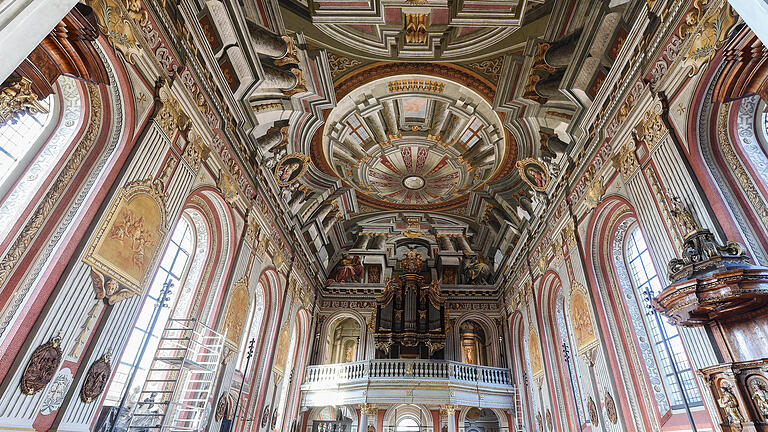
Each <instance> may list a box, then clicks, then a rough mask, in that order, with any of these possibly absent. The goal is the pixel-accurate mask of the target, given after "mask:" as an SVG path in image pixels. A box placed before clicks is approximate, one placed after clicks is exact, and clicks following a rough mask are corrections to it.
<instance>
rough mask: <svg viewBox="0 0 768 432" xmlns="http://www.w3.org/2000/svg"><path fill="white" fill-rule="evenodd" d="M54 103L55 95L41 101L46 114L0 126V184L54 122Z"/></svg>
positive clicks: (41, 113)
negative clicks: (46, 127)
mask: <svg viewBox="0 0 768 432" xmlns="http://www.w3.org/2000/svg"><path fill="white" fill-rule="evenodd" d="M52 102H53V95H50V96H48V97H47V98H45V99H43V100H42V101H40V105H42V107H43V108H45V110H46V112H40V113H34V114H21V115H20V116H19V117H18V119H17V120H16V122H10V121H8V122H6V123H4V124H2V125H0V183H2V182H3V181H5V179H6V178H7V177H8V175H9V174H10V173H11V171H13V168H14V167H16V164H17V163H18V162H19V160H20V159H21V158H23V157H24V155H25V154H26V153H27V151H29V150H30V149H31V148H32V145H33V144H34V143H35V142H36V141H37V139H38V138H39V137H40V134H41V133H42V132H43V130H45V126H46V125H48V123H49V122H50V121H51V120H52V118H53V115H52V113H51V103H52Z"/></svg>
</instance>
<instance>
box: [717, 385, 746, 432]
mask: <svg viewBox="0 0 768 432" xmlns="http://www.w3.org/2000/svg"><path fill="white" fill-rule="evenodd" d="M717 403H718V405H720V408H722V409H723V410H724V411H725V414H726V417H727V419H728V421H729V422H730V423H741V422H743V421H744V416H743V415H741V412H739V401H738V400H736V396H734V395H733V391H731V388H730V387H728V385H727V384H722V385H721V386H720V399H718V400H717Z"/></svg>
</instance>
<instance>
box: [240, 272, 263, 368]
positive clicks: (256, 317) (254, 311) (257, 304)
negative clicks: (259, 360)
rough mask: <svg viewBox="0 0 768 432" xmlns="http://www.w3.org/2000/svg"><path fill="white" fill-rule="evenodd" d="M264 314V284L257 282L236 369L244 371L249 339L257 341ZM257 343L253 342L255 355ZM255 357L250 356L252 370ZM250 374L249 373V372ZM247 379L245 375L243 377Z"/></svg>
mask: <svg viewBox="0 0 768 432" xmlns="http://www.w3.org/2000/svg"><path fill="white" fill-rule="evenodd" d="M263 316H264V286H263V285H262V284H261V282H259V285H258V286H257V287H256V298H255V299H254V301H253V307H252V308H251V312H249V314H248V320H247V321H246V326H247V327H246V328H247V329H248V331H247V332H246V333H245V334H244V335H243V340H242V342H240V353H239V354H238V356H237V363H236V364H237V370H239V371H240V372H245V363H246V362H247V361H248V358H247V356H246V353H247V352H248V345H249V344H250V343H251V339H257V340H256V342H258V337H259V330H260V329H261V319H262V317H263ZM258 346H259V344H258V343H254V344H253V347H254V356H255V355H256V348H257V347H258ZM255 361H256V359H255V358H254V357H253V356H252V357H251V362H250V365H249V366H248V368H249V369H251V370H253V366H254V364H255ZM249 375H250V374H249ZM245 379H246V380H247V377H246V378H245Z"/></svg>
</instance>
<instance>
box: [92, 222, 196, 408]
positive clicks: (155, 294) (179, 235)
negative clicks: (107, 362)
mask: <svg viewBox="0 0 768 432" xmlns="http://www.w3.org/2000/svg"><path fill="white" fill-rule="evenodd" d="M192 232H193V231H192V230H191V228H190V223H189V221H188V220H187V219H186V217H182V218H181V219H180V220H179V223H178V224H177V225H176V228H175V229H174V231H173V233H172V234H171V241H170V242H169V243H168V247H167V248H166V250H165V252H164V254H163V257H162V259H161V265H160V268H159V269H158V271H157V273H156V274H155V277H154V279H153V280H152V283H151V284H150V290H149V293H148V294H147V298H146V299H145V301H144V304H143V305H142V307H141V311H139V318H138V319H137V321H136V325H135V326H134V328H133V331H132V332H131V335H130V336H129V338H128V344H127V346H126V348H125V351H124V352H123V355H122V356H121V358H120V363H121V367H123V368H127V370H126V375H128V376H129V375H130V374H131V373H132V370H133V369H138V372H137V373H136V378H135V380H134V381H133V383H132V385H131V386H132V388H133V389H135V388H136V387H139V388H141V386H142V385H143V383H144V380H145V378H146V375H147V371H148V369H149V367H150V366H151V364H152V359H153V358H154V356H155V351H156V349H157V346H158V343H159V342H160V335H162V333H163V330H164V329H165V326H166V324H167V322H168V318H169V316H170V314H171V308H170V307H164V308H159V301H160V299H159V296H160V292H161V290H162V287H163V285H165V284H166V283H168V282H170V283H172V284H173V288H171V293H170V295H169V301H168V305H169V306H170V305H174V304H175V303H176V298H177V297H178V295H179V292H180V291H181V287H182V286H183V281H182V280H181V279H180V278H181V275H182V274H183V271H184V268H185V266H186V265H187V262H188V261H189V258H190V256H191V253H192V251H193V250H194V239H193V238H190V239H189V240H187V239H185V236H191V233H192ZM181 245H184V246H185V247H182V246H181ZM171 268H172V269H173V270H174V271H173V272H171V271H170V270H171ZM155 315H157V321H156V323H155V327H154V328H153V329H152V334H151V337H150V338H149V340H148V341H147V338H146V337H145V336H146V331H148V327H149V326H150V325H151V322H152V319H153V317H154V316H155ZM143 343H146V344H147V348H146V350H145V352H144V355H143V356H142V357H141V358H137V357H138V355H139V352H140V351H141V345H142V344H143ZM127 380H128V378H126V379H125V380H122V381H117V380H113V382H112V384H111V386H110V389H109V394H110V395H112V396H110V398H108V399H107V401H106V403H107V404H113V405H116V404H117V403H119V400H120V398H121V397H122V394H123V392H124V389H125V386H126V385H127ZM116 395H117V396H116ZM115 401H116V402H115Z"/></svg>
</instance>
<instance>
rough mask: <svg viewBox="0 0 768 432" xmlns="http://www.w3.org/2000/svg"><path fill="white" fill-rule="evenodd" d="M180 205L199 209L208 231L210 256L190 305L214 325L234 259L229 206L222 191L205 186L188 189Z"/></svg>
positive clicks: (233, 232) (199, 316)
mask: <svg viewBox="0 0 768 432" xmlns="http://www.w3.org/2000/svg"><path fill="white" fill-rule="evenodd" d="M182 209H183V210H182V211H184V212H189V211H197V212H199V213H200V215H201V218H202V220H204V221H205V224H206V225H207V227H208V231H209V232H210V233H211V235H210V237H209V245H210V246H209V257H208V259H207V261H206V267H205V270H204V271H203V276H202V278H201V281H200V285H199V287H198V289H197V292H196V294H195V300H194V303H193V306H192V308H193V310H194V311H195V315H196V316H197V317H198V318H199V319H200V320H201V321H202V322H204V323H206V324H207V325H210V326H213V325H214V323H215V320H216V316H217V315H218V314H219V311H220V310H221V308H222V307H223V305H224V300H225V297H224V296H225V295H226V290H225V289H222V288H223V286H224V284H225V281H227V279H228V278H229V274H230V273H231V272H232V271H233V268H232V267H233V266H232V262H233V261H234V259H235V257H234V254H235V248H234V247H233V245H235V244H236V243H237V239H236V233H235V222H234V218H233V215H232V210H231V209H230V208H229V205H227V204H226V201H225V200H224V197H223V196H222V195H221V193H220V192H219V191H218V190H216V189H213V188H211V187H208V186H204V187H200V188H197V189H195V190H193V191H191V192H190V193H189V195H188V196H187V199H186V200H185V202H184V205H183V207H182Z"/></svg>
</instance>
